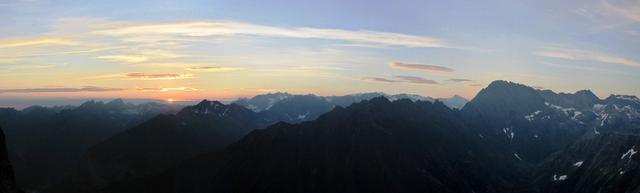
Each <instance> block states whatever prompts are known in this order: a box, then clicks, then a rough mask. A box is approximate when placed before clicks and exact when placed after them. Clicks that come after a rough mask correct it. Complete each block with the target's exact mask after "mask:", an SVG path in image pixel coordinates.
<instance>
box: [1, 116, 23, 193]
mask: <svg viewBox="0 0 640 193" xmlns="http://www.w3.org/2000/svg"><path fill="white" fill-rule="evenodd" d="M0 192H1V193H18V192H21V191H20V190H18V187H17V186H16V181H15V178H14V175H13V168H12V167H11V162H9V154H8V152H7V146H6V143H5V137H4V132H3V131H2V129H1V128H0Z"/></svg>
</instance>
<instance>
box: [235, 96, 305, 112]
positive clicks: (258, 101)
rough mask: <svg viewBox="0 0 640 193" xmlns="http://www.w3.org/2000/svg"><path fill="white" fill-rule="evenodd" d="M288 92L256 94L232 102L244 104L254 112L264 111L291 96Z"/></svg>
mask: <svg viewBox="0 0 640 193" xmlns="http://www.w3.org/2000/svg"><path fill="white" fill-rule="evenodd" d="M292 96H293V95H291V94H289V93H283V92H277V93H269V94H264V95H256V96H254V97H252V98H240V99H238V100H236V101H234V102H233V103H235V104H238V105H241V106H244V107H246V108H248V109H251V110H253V111H255V112H260V111H265V110H268V109H270V108H271V107H273V105H275V104H276V103H278V102H280V101H283V100H285V99H288V98H291V97H292Z"/></svg>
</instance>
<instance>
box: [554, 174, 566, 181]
mask: <svg viewBox="0 0 640 193" xmlns="http://www.w3.org/2000/svg"><path fill="white" fill-rule="evenodd" d="M566 179H567V175H560V176H558V175H557V174H553V181H563V180H566Z"/></svg>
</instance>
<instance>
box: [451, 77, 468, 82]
mask: <svg viewBox="0 0 640 193" xmlns="http://www.w3.org/2000/svg"><path fill="white" fill-rule="evenodd" d="M445 81H447V82H471V81H473V80H470V79H464V78H451V79H447V80H445Z"/></svg>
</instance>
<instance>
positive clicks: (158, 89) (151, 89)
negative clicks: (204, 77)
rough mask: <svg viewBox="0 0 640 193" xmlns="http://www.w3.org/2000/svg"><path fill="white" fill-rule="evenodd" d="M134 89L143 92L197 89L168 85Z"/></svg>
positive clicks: (195, 89) (194, 89)
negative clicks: (168, 86)
mask: <svg viewBox="0 0 640 193" xmlns="http://www.w3.org/2000/svg"><path fill="white" fill-rule="evenodd" d="M136 90H139V91H145V92H168V91H199V89H197V88H192V87H170V88H138V89H136Z"/></svg>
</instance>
